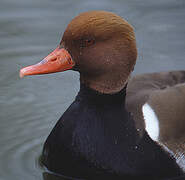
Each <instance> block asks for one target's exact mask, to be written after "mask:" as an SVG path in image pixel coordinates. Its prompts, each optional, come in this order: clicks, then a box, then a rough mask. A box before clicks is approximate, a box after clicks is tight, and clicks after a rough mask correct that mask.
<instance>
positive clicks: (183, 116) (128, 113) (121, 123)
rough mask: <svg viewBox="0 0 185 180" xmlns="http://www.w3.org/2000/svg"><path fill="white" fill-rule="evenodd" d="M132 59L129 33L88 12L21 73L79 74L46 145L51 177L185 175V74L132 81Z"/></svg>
mask: <svg viewBox="0 0 185 180" xmlns="http://www.w3.org/2000/svg"><path fill="white" fill-rule="evenodd" d="M136 59H137V48H136V40H135V34H134V30H133V27H132V26H131V25H130V24H129V23H128V22H127V21H125V20H124V19H123V18H121V17H120V16H118V15H116V14H114V13H111V12H106V11H90V12H85V13H82V14H80V15H79V16H77V17H75V18H74V19H73V20H72V21H71V22H70V23H69V25H68V26H67V29H66V30H65V32H64V35H63V37H62V40H61V42H60V45H59V46H58V47H57V48H56V49H55V50H54V51H53V52H52V53H51V54H49V55H48V56H47V57H46V58H45V59H44V60H42V61H41V62H40V63H38V64H36V65H32V66H28V67H25V68H23V69H21V71H20V76H21V77H23V76H27V75H37V74H46V73H54V72H61V71H65V70H69V69H70V70H75V71H78V72H79V73H80V84H81V85H80V91H79V93H78V95H77V97H76V99H75V101H74V102H73V103H72V104H71V106H70V107H69V108H68V109H67V110H66V112H65V113H64V114H63V115H62V117H61V118H60V119H59V121H58V122H57V124H56V126H55V127H54V129H53V130H52V132H51V133H50V135H49V137H48V138H47V140H46V142H45V144H44V148H43V153H42V159H43V164H44V165H45V166H46V167H47V168H48V169H49V170H50V171H52V172H55V173H58V174H62V175H65V176H70V177H74V178H82V179H84V178H85V179H93V180H100V179H101V180H102V179H106V180H107V179H112V180H116V179H139V178H141V179H142V180H143V179H165V178H175V177H177V178H178V177H179V178H183V177H184V171H185V84H183V83H184V82H185V71H178V72H167V73H153V74H144V75H138V76H135V77H133V78H131V79H130V78H129V76H130V73H131V72H132V71H133V69H134V65H135V62H136ZM129 79H130V80H129Z"/></svg>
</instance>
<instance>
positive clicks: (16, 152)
mask: <svg viewBox="0 0 185 180" xmlns="http://www.w3.org/2000/svg"><path fill="white" fill-rule="evenodd" d="M184 8H185V1H184V0H178V1H174V0H168V1H164V0H162V1H161V0H156V1H148V0H140V1H138V0H132V1H129V0H125V1H121V0H119V1H113V0H102V1H99V0H94V1H90V0H88V1H87V0H77V1H73V0H68V1H60V0H53V1H51V0H37V1H25V0H16V1H12V0H1V3H0V39H1V41H0V147H1V148H0V179H5V180H12V179H14V180H25V179H26V180H33V179H36V180H43V178H44V179H45V180H51V179H53V178H55V179H57V178H58V179H61V178H59V177H57V176H53V175H51V174H48V173H46V172H45V173H44V174H43V175H42V173H43V169H42V168H41V167H40V166H39V165H38V157H39V155H40V153H41V150H42V145H43V143H44V141H45V139H46V137H47V135H48V134H49V132H50V131H51V129H52V127H53V126H54V125H55V123H56V121H57V119H59V117H60V116H61V114H62V113H63V112H64V111H65V109H66V108H67V107H68V105H69V104H70V103H71V101H72V100H73V99H74V96H75V94H76V93H77V91H78V88H79V83H78V78H79V77H78V74H77V73H74V72H65V73H58V74H53V75H45V76H37V77H27V78H25V79H22V80H20V79H19V77H18V73H19V69H20V68H21V67H22V66H26V65H30V64H33V63H36V62H38V61H39V60H41V59H42V58H43V57H44V56H46V55H47V54H48V53H49V52H50V51H51V50H52V49H54V48H55V47H56V46H57V44H58V43H59V42H60V38H61V35H62V32H63V31H64V29H65V27H66V25H67V23H68V22H69V21H70V20H71V19H72V17H74V16H76V15H77V14H78V13H79V12H83V11H87V10H92V9H104V10H109V11H113V12H116V13H118V14H119V15H121V16H123V17H125V18H126V19H127V20H128V21H129V22H130V23H131V24H133V25H134V27H135V29H136V36H137V44H138V48H139V57H138V62H137V66H136V68H135V73H141V72H153V71H162V70H170V69H185V62H184V57H185V51H184V49H185V41H184V37H185V23H184V19H185V13H184Z"/></svg>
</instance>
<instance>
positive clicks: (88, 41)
mask: <svg viewBox="0 0 185 180" xmlns="http://www.w3.org/2000/svg"><path fill="white" fill-rule="evenodd" d="M92 44H94V39H86V40H85V46H90V45H92Z"/></svg>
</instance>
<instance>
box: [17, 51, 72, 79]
mask: <svg viewBox="0 0 185 180" xmlns="http://www.w3.org/2000/svg"><path fill="white" fill-rule="evenodd" d="M74 65H75V63H74V61H73V60H72V57H71V55H70V54H69V52H68V51H67V50H66V49H64V48H59V47H57V48H56V49H55V50H54V51H53V52H51V53H50V54H49V55H48V56H47V57H45V58H44V59H43V60H42V61H41V62H39V63H37V64H35V65H31V66H27V67H25V68H22V69H21V70H20V77H21V78H22V77H24V76H29V75H39V74H49V73H56V72H61V71H66V70H69V69H72V68H73V66H74Z"/></svg>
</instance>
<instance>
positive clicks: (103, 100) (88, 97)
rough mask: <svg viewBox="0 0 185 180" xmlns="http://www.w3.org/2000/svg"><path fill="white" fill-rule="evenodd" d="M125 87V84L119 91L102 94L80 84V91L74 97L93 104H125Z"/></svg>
mask: <svg viewBox="0 0 185 180" xmlns="http://www.w3.org/2000/svg"><path fill="white" fill-rule="evenodd" d="M126 87H127V86H125V87H124V88H123V89H122V90H121V91H119V92H117V93H114V94H104V93H101V92H98V91H96V90H93V89H91V88H89V87H87V86H86V85H85V84H82V83H81V84H80V91H79V93H78V95H77V97H76V100H80V101H88V102H91V103H93V104H96V105H98V104H100V105H108V104H112V105H113V104H117V105H122V106H124V105H125V98H126Z"/></svg>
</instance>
